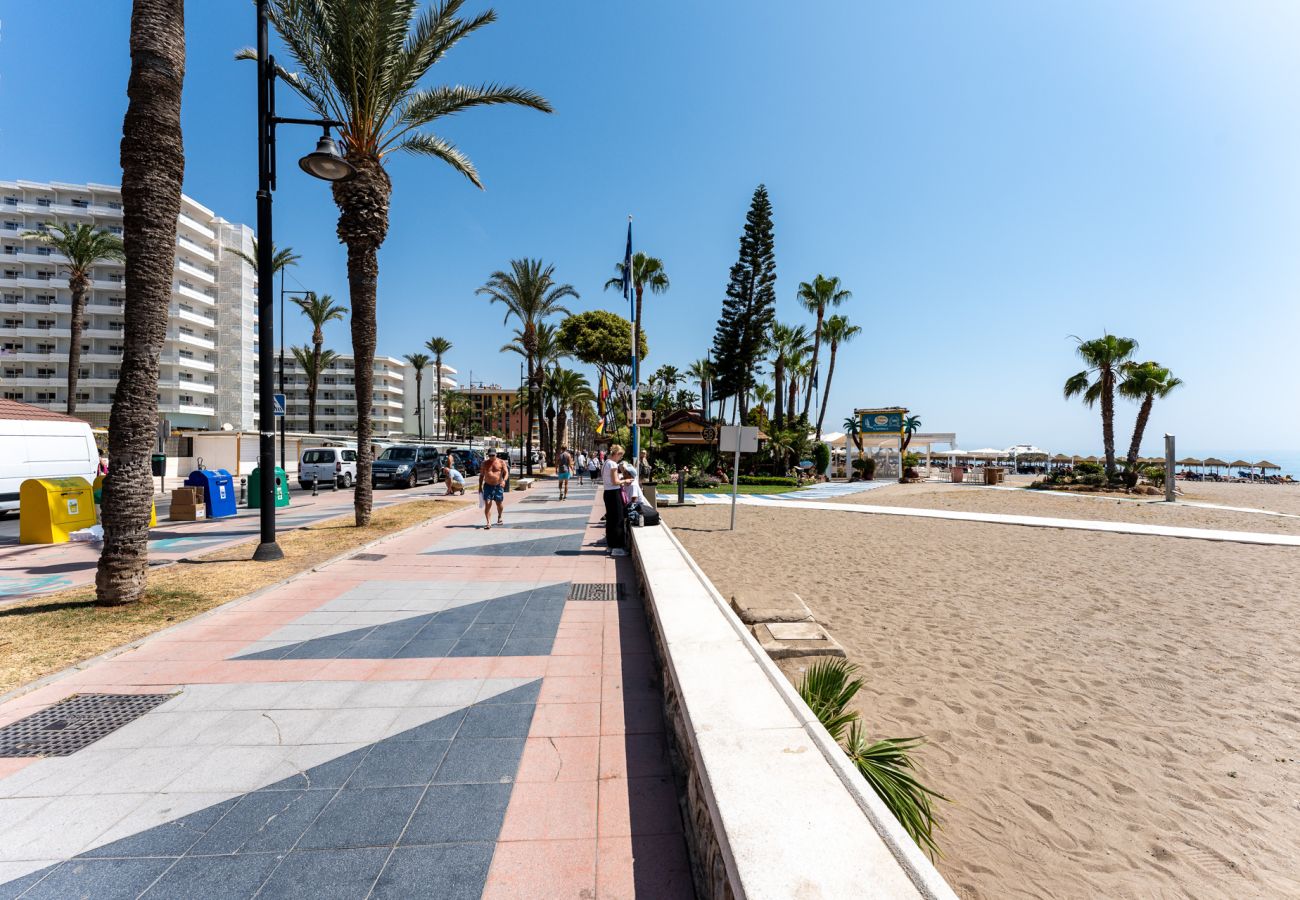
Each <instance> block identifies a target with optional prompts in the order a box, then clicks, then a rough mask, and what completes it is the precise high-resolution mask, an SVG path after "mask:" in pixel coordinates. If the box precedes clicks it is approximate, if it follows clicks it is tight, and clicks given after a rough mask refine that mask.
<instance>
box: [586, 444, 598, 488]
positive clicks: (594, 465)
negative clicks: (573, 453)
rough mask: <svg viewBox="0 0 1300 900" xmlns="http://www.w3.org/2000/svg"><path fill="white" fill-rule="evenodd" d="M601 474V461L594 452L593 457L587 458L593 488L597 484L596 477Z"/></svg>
mask: <svg viewBox="0 0 1300 900" xmlns="http://www.w3.org/2000/svg"><path fill="white" fill-rule="evenodd" d="M599 473H600V459H599V458H598V457H597V456H596V453H595V451H592V453H591V455H590V456H588V457H587V477H588V478H590V479H591V483H592V485H593V486H594V485H595V484H596V477H597V476H598V474H599Z"/></svg>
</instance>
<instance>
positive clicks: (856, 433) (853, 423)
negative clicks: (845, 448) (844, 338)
mask: <svg viewBox="0 0 1300 900" xmlns="http://www.w3.org/2000/svg"><path fill="white" fill-rule="evenodd" d="M831 358H832V359H834V358H835V357H834V351H832V355H831ZM843 428H844V433H845V434H847V435H848V436H849V437H851V438H853V446H855V447H857V448H858V453H862V423H861V422H859V421H858V417H857V416H845V417H844V425H843Z"/></svg>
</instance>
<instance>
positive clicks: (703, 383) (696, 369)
mask: <svg viewBox="0 0 1300 900" xmlns="http://www.w3.org/2000/svg"><path fill="white" fill-rule="evenodd" d="M686 374H687V375H689V376H691V377H692V378H694V379H695V380H696V382H698V383H699V385H700V396H701V397H703V396H704V395H705V394H707V393H708V386H709V384H710V382H712V381H713V362H712V361H711V360H709V359H708V358H707V357H706V358H704V359H697V360H695V362H693V363H691V364H690V366H688V367H687V369H686ZM703 413H704V417H705V418H706V419H707V418H708V417H709V410H707V409H706V410H703Z"/></svg>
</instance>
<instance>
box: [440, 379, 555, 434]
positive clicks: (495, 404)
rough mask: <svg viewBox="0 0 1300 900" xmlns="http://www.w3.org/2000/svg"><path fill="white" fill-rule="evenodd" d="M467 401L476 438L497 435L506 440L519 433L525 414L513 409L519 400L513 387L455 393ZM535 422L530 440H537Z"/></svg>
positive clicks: (486, 386) (517, 392) (466, 390)
mask: <svg viewBox="0 0 1300 900" xmlns="http://www.w3.org/2000/svg"><path fill="white" fill-rule="evenodd" d="M459 393H460V394H462V395H463V396H464V397H465V398H466V399H468V400H469V402H470V409H471V411H472V412H471V422H472V423H473V426H472V427H473V431H474V433H475V434H476V435H489V434H492V435H498V436H500V437H504V438H506V439H514V438H518V437H519V435H521V434H523V431H524V423H525V422H526V421H527V415H526V413H525V411H524V410H522V409H515V408H514V407H515V404H516V403H517V402H518V401H519V391H518V389H517V388H503V387H502V386H501V385H499V384H488V385H479V386H478V387H468V388H461V389H460V391H459ZM538 424H539V423H538V422H537V421H536V420H534V421H533V440H534V441H536V440H538V434H539V430H538Z"/></svg>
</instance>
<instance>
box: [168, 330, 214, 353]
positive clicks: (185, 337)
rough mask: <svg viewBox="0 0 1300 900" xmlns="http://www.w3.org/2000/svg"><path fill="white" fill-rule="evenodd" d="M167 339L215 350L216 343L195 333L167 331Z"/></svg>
mask: <svg viewBox="0 0 1300 900" xmlns="http://www.w3.org/2000/svg"><path fill="white" fill-rule="evenodd" d="M167 340H169V341H178V342H180V343H182V344H188V345H190V346H191V347H202V348H203V349H204V350H215V349H217V345H216V344H215V343H214V342H213V341H210V340H208V339H207V338H203V337H199V336H198V335H197V334H185V333H183V332H180V331H175V332H172V331H169V332H167Z"/></svg>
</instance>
